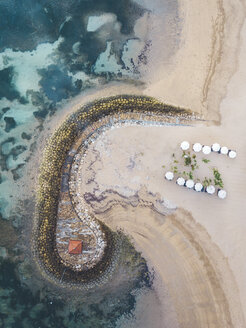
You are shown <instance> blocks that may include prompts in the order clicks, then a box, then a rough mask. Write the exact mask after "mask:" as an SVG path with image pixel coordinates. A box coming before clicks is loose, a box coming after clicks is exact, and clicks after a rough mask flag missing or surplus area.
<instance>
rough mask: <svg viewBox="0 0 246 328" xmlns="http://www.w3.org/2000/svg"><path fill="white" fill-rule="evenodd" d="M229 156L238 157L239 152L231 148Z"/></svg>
mask: <svg viewBox="0 0 246 328" xmlns="http://www.w3.org/2000/svg"><path fill="white" fill-rule="evenodd" d="M228 156H229V157H230V158H236V157H237V153H236V152H235V151H234V150H229V153H228Z"/></svg>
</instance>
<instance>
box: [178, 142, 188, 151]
mask: <svg viewBox="0 0 246 328" xmlns="http://www.w3.org/2000/svg"><path fill="white" fill-rule="evenodd" d="M180 147H181V149H182V150H188V149H189V148H190V144H189V142H188V141H183V142H181V144H180Z"/></svg>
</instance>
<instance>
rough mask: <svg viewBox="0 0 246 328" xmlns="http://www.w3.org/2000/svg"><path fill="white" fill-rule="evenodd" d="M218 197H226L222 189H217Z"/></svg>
mask: <svg viewBox="0 0 246 328" xmlns="http://www.w3.org/2000/svg"><path fill="white" fill-rule="evenodd" d="M217 194H218V197H219V198H221V199H225V198H226V191H225V190H223V189H219V190H218V192H217Z"/></svg>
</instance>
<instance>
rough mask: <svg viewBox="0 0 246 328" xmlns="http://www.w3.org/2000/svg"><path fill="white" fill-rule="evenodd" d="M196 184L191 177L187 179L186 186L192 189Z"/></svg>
mask: <svg viewBox="0 0 246 328" xmlns="http://www.w3.org/2000/svg"><path fill="white" fill-rule="evenodd" d="M194 184H195V183H194V181H193V180H191V179H189V180H187V181H186V183H185V185H186V187H187V188H189V189H192V188H193V187H194Z"/></svg>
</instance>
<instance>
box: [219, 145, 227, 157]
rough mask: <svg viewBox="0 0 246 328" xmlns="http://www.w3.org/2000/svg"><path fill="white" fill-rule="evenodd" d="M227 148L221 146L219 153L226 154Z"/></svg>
mask: <svg viewBox="0 0 246 328" xmlns="http://www.w3.org/2000/svg"><path fill="white" fill-rule="evenodd" d="M228 151H229V149H228V148H227V147H225V146H224V147H221V149H220V153H221V154H223V155H227V154H228Z"/></svg>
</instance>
